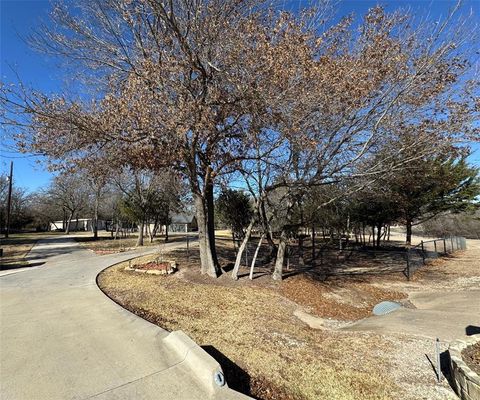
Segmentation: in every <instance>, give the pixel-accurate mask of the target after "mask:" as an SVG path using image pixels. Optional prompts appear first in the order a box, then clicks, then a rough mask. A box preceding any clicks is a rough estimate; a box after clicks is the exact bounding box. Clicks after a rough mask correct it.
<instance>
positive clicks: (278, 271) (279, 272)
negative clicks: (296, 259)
mask: <svg viewBox="0 0 480 400" xmlns="http://www.w3.org/2000/svg"><path fill="white" fill-rule="evenodd" d="M286 248H287V234H286V232H285V231H284V230H282V233H281V234H280V243H279V244H278V251H277V259H276V260H275V268H274V270H273V276H272V278H273V279H274V280H276V281H281V280H282V276H283V261H284V259H285V249H286Z"/></svg>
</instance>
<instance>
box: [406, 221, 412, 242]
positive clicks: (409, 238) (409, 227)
mask: <svg viewBox="0 0 480 400" xmlns="http://www.w3.org/2000/svg"><path fill="white" fill-rule="evenodd" d="M406 225H407V239H406V243H407V244H412V220H411V219H409V218H407V222H406Z"/></svg>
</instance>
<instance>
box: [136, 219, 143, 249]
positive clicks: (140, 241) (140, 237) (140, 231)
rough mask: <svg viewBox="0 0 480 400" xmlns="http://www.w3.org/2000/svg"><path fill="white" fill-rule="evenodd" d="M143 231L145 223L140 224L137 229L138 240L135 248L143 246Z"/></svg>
mask: <svg viewBox="0 0 480 400" xmlns="http://www.w3.org/2000/svg"><path fill="white" fill-rule="evenodd" d="M144 230H145V221H142V222H140V226H139V227H138V238H137V244H136V245H135V246H136V247H139V246H143V232H144Z"/></svg>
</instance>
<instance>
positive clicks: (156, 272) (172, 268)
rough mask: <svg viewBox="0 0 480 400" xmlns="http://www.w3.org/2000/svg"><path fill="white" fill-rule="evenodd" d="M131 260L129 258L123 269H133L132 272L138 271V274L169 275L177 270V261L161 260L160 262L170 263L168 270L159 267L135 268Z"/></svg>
mask: <svg viewBox="0 0 480 400" xmlns="http://www.w3.org/2000/svg"><path fill="white" fill-rule="evenodd" d="M131 261H132V260H129V265H127V266H126V267H125V271H133V272H138V273H140V274H151V275H169V274H173V273H174V272H176V271H177V263H176V262H175V261H172V260H163V261H161V262H162V263H168V264H170V268H169V270H168V271H167V270H160V269H140V268H135V265H133V266H132V265H131Z"/></svg>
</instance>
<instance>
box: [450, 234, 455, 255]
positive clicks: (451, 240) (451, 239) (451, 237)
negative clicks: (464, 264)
mask: <svg viewBox="0 0 480 400" xmlns="http://www.w3.org/2000/svg"><path fill="white" fill-rule="evenodd" d="M450 242H451V243H452V253H453V252H454V251H455V250H454V249H453V236H450Z"/></svg>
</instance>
